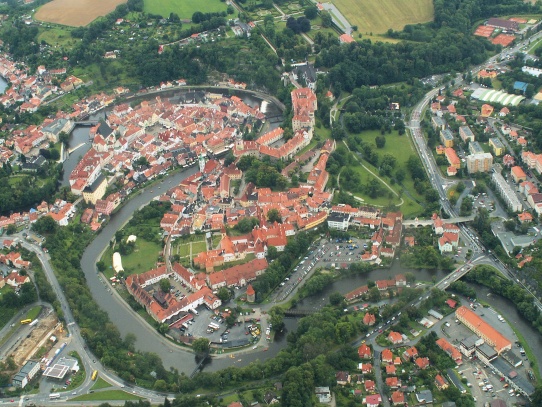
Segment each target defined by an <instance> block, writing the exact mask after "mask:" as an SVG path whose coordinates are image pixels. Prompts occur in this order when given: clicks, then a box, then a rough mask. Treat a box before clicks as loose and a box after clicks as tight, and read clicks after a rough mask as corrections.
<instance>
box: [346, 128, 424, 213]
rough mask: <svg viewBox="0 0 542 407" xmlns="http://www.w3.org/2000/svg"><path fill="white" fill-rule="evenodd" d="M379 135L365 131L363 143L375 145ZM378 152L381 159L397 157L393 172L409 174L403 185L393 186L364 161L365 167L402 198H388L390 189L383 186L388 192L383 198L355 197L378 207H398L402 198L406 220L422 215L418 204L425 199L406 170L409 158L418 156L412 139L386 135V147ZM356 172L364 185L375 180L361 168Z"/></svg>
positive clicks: (393, 132) (362, 136) (402, 210)
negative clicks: (417, 190) (385, 156)
mask: <svg viewBox="0 0 542 407" xmlns="http://www.w3.org/2000/svg"><path fill="white" fill-rule="evenodd" d="M378 135H380V131H378V130H374V131H364V132H362V133H361V138H362V139H363V141H365V142H368V143H370V144H372V145H374V139H375V137H376V136H378ZM376 152H377V153H378V154H379V156H380V157H383V156H384V154H390V155H392V156H393V157H395V159H396V160H397V165H396V167H395V169H394V171H393V172H397V171H398V170H403V171H404V172H405V173H406V174H407V176H406V177H405V180H404V181H403V183H402V185H398V184H392V183H391V180H390V178H389V177H382V176H380V175H379V173H378V169H377V168H375V167H374V166H373V165H371V164H370V163H368V162H367V161H365V160H363V161H362V162H363V165H365V166H366V167H367V168H369V169H370V170H371V171H372V172H373V173H375V174H377V175H379V176H380V178H382V179H383V180H384V181H386V183H387V184H388V185H389V186H390V187H391V188H392V189H393V190H394V191H395V192H397V193H398V194H399V195H400V197H398V196H396V195H395V194H394V195H393V196H392V197H391V198H390V197H389V196H388V192H389V189H388V188H387V187H386V186H385V185H382V187H383V188H385V191H386V192H385V193H384V194H383V195H382V196H380V197H378V198H376V199H373V198H371V197H369V196H366V195H364V194H360V193H354V195H356V196H358V197H359V198H362V199H363V200H364V201H365V202H366V203H368V204H370V205H376V206H389V205H398V204H399V203H400V202H401V198H402V199H403V201H404V202H403V204H402V205H400V206H399V210H400V211H401V212H403V215H404V216H405V218H409V217H412V216H414V215H416V214H418V213H420V212H421V211H422V206H421V205H420V204H419V203H418V202H424V197H423V196H420V195H419V194H418V193H417V192H416V190H415V189H414V182H413V181H412V179H411V177H410V176H409V173H408V171H407V169H406V163H407V161H408V159H409V157H410V156H412V155H414V156H416V155H417V153H416V151H415V149H414V146H413V145H412V143H411V141H410V138H409V137H408V136H407V135H406V134H405V135H402V136H400V135H399V134H398V133H397V132H396V131H392V132H391V134H386V144H385V146H384V147H383V148H378V149H376ZM354 170H355V171H356V172H357V173H358V174H359V176H360V181H361V183H362V184H366V183H367V182H368V181H369V180H370V179H371V178H375V177H374V176H373V175H372V174H370V173H369V172H367V171H366V170H365V169H364V168H362V167H361V166H356V167H354ZM403 189H404V190H405V191H408V194H406V193H401V192H402V190H403ZM409 195H410V196H412V197H413V198H414V199H413V198H411V197H410V196H409Z"/></svg>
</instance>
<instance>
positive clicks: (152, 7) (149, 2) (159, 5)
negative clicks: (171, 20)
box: [143, 0, 227, 19]
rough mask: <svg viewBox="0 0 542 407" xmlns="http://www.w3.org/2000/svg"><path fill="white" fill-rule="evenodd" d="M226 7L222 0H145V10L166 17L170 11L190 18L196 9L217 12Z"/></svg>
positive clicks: (204, 11) (182, 17)
mask: <svg viewBox="0 0 542 407" xmlns="http://www.w3.org/2000/svg"><path fill="white" fill-rule="evenodd" d="M226 8H227V5H226V3H225V2H221V1H220V0H206V1H201V0H145V6H144V8H143V11H145V12H146V13H151V14H159V15H161V16H162V17H165V18H167V17H169V14H170V13H177V15H178V16H179V17H180V18H181V19H190V18H192V14H194V13H195V12H196V11H201V12H203V13H216V12H220V11H226Z"/></svg>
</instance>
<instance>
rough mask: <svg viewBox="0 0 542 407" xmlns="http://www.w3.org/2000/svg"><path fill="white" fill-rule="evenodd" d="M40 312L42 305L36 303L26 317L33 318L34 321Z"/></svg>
mask: <svg viewBox="0 0 542 407" xmlns="http://www.w3.org/2000/svg"><path fill="white" fill-rule="evenodd" d="M40 312H41V305H36V306H35V307H32V308H30V310H29V311H28V312H27V313H26V318H27V319H31V320H32V321H33V320H35V319H36V318H37V317H38V315H39V314H40Z"/></svg>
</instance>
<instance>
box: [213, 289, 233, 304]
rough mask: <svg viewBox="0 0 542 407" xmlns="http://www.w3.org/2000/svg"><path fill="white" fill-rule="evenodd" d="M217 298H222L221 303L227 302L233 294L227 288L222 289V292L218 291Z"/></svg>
mask: <svg viewBox="0 0 542 407" xmlns="http://www.w3.org/2000/svg"><path fill="white" fill-rule="evenodd" d="M216 296H217V297H218V298H220V301H222V302H226V301H228V300H229V299H230V297H231V293H230V290H228V289H227V288H226V287H220V290H218V292H217V293H216Z"/></svg>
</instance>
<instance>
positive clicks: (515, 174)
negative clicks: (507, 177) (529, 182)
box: [510, 165, 527, 184]
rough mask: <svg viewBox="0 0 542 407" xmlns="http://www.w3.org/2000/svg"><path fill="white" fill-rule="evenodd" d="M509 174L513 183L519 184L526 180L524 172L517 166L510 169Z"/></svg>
mask: <svg viewBox="0 0 542 407" xmlns="http://www.w3.org/2000/svg"><path fill="white" fill-rule="evenodd" d="M510 174H512V178H514V182H515V183H516V184H519V183H520V182H521V181H525V180H526V179H527V174H525V171H523V169H522V168H521V167H520V166H518V165H516V166H514V167H512V168H511V169H510Z"/></svg>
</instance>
